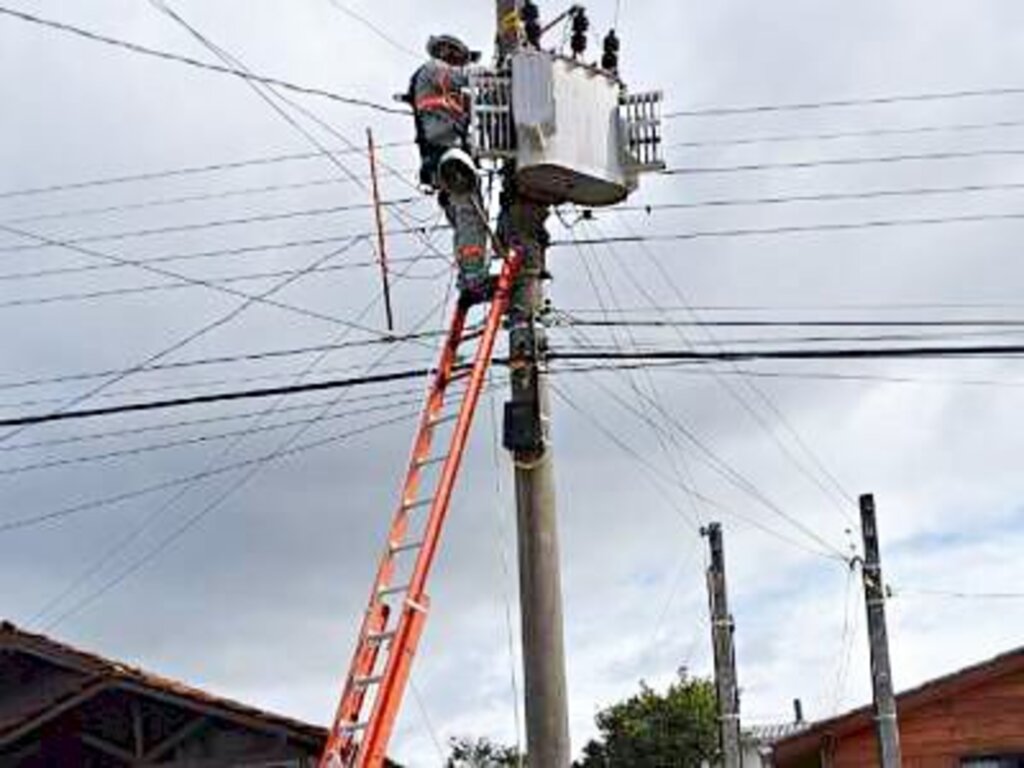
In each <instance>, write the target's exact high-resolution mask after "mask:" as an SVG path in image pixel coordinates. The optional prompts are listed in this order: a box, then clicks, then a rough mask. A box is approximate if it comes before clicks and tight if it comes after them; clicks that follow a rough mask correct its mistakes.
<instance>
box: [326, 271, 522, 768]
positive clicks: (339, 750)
mask: <svg viewBox="0 0 1024 768" xmlns="http://www.w3.org/2000/svg"><path fill="white" fill-rule="evenodd" d="M522 261H523V257H522V254H521V253H519V252H518V251H512V252H511V253H510V254H509V256H508V257H507V258H506V259H505V261H504V264H503V266H502V270H501V274H500V276H499V277H498V284H497V287H496V290H495V294H494V298H493V299H492V301H491V303H490V305H489V308H488V310H487V317H486V322H485V323H484V325H483V326H482V328H480V327H478V328H476V329H474V330H471V329H469V328H468V327H467V325H466V318H467V314H468V310H467V309H466V308H465V307H464V306H462V304H461V303H460V304H459V306H458V308H457V309H456V310H455V315H454V316H453V318H452V322H451V326H450V329H449V331H448V336H447V339H446V341H445V344H444V348H443V350H442V352H441V359H440V361H439V362H438V365H437V369H436V371H435V373H434V374H433V379H432V384H431V387H430V389H429V392H428V394H427V399H426V403H425V404H424V407H423V415H422V417H421V419H420V423H419V429H418V431H417V433H416V440H415V442H414V443H413V449H412V458H411V460H410V462H409V468H408V470H407V472H406V475H405V482H404V483H403V485H402V495H401V499H400V500H399V504H398V510H397V511H396V512H395V515H394V518H393V519H392V521H391V528H390V530H389V532H388V538H387V546H386V548H385V551H384V554H383V556H382V558H381V561H380V567H379V568H378V570H377V578H376V579H375V580H374V583H373V591H372V592H371V593H370V603H369V606H368V607H367V609H366V615H365V616H364V618H363V624H362V628H361V629H360V631H359V641H358V643H357V644H356V649H355V653H354V655H353V658H352V664H351V666H350V668H349V672H348V677H347V678H346V680H345V687H344V688H343V690H342V695H341V702H340V704H339V705H338V710H337V713H336V715H335V718H334V724H333V725H332V727H331V731H330V734H329V735H328V738H327V744H326V747H325V748H324V753H323V756H322V757H321V759H320V768H380V767H381V766H383V765H384V762H385V756H386V751H387V747H388V741H389V740H390V737H391V733H392V731H393V730H394V726H395V720H396V719H397V717H398V712H399V708H400V706H401V703H402V696H403V694H404V693H405V688H406V685H407V684H408V682H409V674H410V670H411V668H412V660H413V656H414V655H415V653H416V647H417V645H418V644H419V640H420V635H421V634H422V632H423V625H424V623H425V622H426V618H427V611H428V610H429V607H430V599H429V598H428V597H427V594H426V584H427V577H428V576H429V574H430V568H431V566H432V565H433V562H434V557H435V555H436V554H437V548H438V543H439V541H440V537H441V529H442V527H443V526H444V522H445V518H446V516H447V514H448V508H449V505H450V503H451V498H452V491H453V490H454V488H455V481H456V479H457V477H458V474H459V468H460V466H461V464H462V457H463V454H464V453H465V449H466V440H467V438H468V436H469V430H470V427H471V425H472V422H473V415H474V413H475V411H476V406H477V403H478V402H479V400H480V394H481V392H482V391H483V386H484V383H485V379H486V376H487V370H488V368H489V366H490V364H491V357H492V355H493V353H494V343H495V340H496V338H497V335H498V331H499V330H500V329H501V323H502V318H503V317H504V315H505V312H506V310H507V309H508V304H509V294H510V292H511V288H512V283H513V281H514V280H515V277H516V274H517V273H518V271H519V268H520V266H521V265H522ZM473 340H478V341H477V345H476V351H475V353H474V355H473V364H472V366H470V367H468V368H467V367H462V366H460V365H459V364H458V361H459V355H460V350H461V348H462V347H463V345H465V344H466V343H467V342H470V341H473ZM462 382H465V389H463V390H462V391H461V393H456V392H449V390H450V389H453V388H454V386H455V385H457V384H461V383H462ZM449 395H451V397H452V398H454V397H455V396H458V397H460V398H461V400H460V403H459V408H458V411H456V412H452V413H449V414H446V413H445V411H444V406H445V402H446V398H448V397H449ZM451 424H454V427H453V428H452V430H451V434H450V435H449V436H448V443H447V449H446V450H445V451H443V452H441V453H437V454H435V453H432V447H433V445H434V443H435V438H436V437H437V433H438V432H439V431H440V430H441V429H442V428H443V427H445V426H446V425H451ZM437 442H441V440H440V438H438V439H437ZM431 478H433V484H432V485H433V490H431V491H428V490H427V488H429V487H430V480H431Z"/></svg>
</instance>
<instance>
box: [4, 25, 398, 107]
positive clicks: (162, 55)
mask: <svg viewBox="0 0 1024 768" xmlns="http://www.w3.org/2000/svg"><path fill="white" fill-rule="evenodd" d="M0 15H4V16H8V17H11V18H15V19H20V20H21V21H26V22H29V23H32V24H37V25H40V26H44V27H47V28H49V29H54V30H58V31H61V32H66V33H68V34H72V35H76V36H78V37H81V38H84V39H87V40H91V41H93V42H97V43H103V44H105V45H109V46H114V47H116V48H121V49H123V50H127V51H131V52H132V53H138V54H142V55H144V56H151V57H155V58H158V59H163V60H165V61H174V62H177V63H179V64H187V65H188V66H190V67H195V68H197V69H202V70H206V71H208V72H215V73H217V74H222V75H231V76H232V77H237V78H240V79H242V80H247V81H249V82H253V83H260V84H262V85H269V86H274V87H276V88H283V89H284V90H287V91H291V92H293V93H298V94H302V95H305V96H318V97H321V98H325V99H329V100H331V101H333V102H336V103H339V104H346V105H348V106H353V107H364V108H366V109H372V110H374V111H377V112H382V113H384V114H390V115H403V116H405V115H408V114H409V111H408V110H407V109H399V108H396V107H390V106H386V105H384V104H379V103H377V102H374V101H369V100H368V99H361V98H356V97H353V96H343V95H341V94H339V93H335V92H333V91H327V90H324V89H322V88H309V87H306V86H302V85H298V84H296V83H292V82H289V81H287V80H281V79H279V78H275V77H267V76H265V75H257V74H253V73H251V72H246V71H244V70H241V69H237V68H235V67H228V66H224V65H221V64H215V63H212V62H208V61H201V60H199V59H195V58H192V57H191V56H183V55H181V54H177V53H170V52H168V51H161V50H157V49H155V48H150V47H148V46H145V45H140V44H138V43H133V42H129V41H127V40H119V39H117V38H113V37H109V36H107V35H103V34H99V33H97V32H92V31H90V30H87V29H83V28H82V27H77V26H74V25H71V24H66V23H64V22H60V21H54V20H53V19H46V18H43V17H40V16H35V15H33V14H30V13H25V12H24V11H17V10H15V9H13V8H7V7H4V6H0Z"/></svg>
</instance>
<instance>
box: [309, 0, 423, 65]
mask: <svg viewBox="0 0 1024 768" xmlns="http://www.w3.org/2000/svg"><path fill="white" fill-rule="evenodd" d="M327 2H329V3H330V4H331V5H332V6H334V8H335V9H336V10H338V11H340V12H341V13H343V14H345V15H346V16H348V17H349V18H351V19H355V20H356V21H357V22H359V23H360V24H362V25H363V26H364V27H366V28H367V29H368V30H370V31H371V32H373V34H375V35H376V36H377V37H379V38H380V39H381V40H383V41H384V42H385V43H387V44H388V45H390V46H391V47H392V48H394V49H395V50H396V51H400V52H402V53H404V54H406V55H407V56H410V57H412V58H414V59H417V60H419V59H422V58H423V57H422V55H421V54H419V53H417V52H416V51H414V50H412V49H411V48H409V46H407V45H404V44H403V43H400V42H399V41H398V40H396V39H395V38H394V37H392V36H391V35H389V34H388V33H387V32H386V31H385V30H384V29H382V28H381V27H380V26H379V25H377V24H375V23H374V22H372V21H370V20H369V19H368V18H366V17H365V16H363V15H362V14H360V13H357V12H356V11H354V10H352V9H351V8H349V7H348V6H347V5H345V4H344V3H341V2H339V0H327Z"/></svg>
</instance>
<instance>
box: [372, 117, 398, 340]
mask: <svg viewBox="0 0 1024 768" xmlns="http://www.w3.org/2000/svg"><path fill="white" fill-rule="evenodd" d="M366 141H367V154H368V156H369V158H370V180H371V184H372V189H373V213H374V219H375V221H376V222H377V258H378V260H379V262H380V278H381V283H382V285H383V288H384V317H385V319H386V320H387V322H388V332H389V333H394V332H395V315H394V312H393V311H392V309H391V280H390V279H389V276H388V252H387V241H386V240H385V239H384V238H385V236H384V211H383V207H384V206H383V203H382V202H381V199H380V182H379V181H378V179H377V145H376V144H375V143H374V141H373V129H371V128H367V129H366Z"/></svg>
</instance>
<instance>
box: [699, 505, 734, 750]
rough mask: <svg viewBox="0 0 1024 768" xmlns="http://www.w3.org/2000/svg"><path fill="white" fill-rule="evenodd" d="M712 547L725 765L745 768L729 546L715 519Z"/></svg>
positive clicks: (708, 533) (714, 643)
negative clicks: (727, 581)
mask: <svg viewBox="0 0 1024 768" xmlns="http://www.w3.org/2000/svg"><path fill="white" fill-rule="evenodd" d="M704 535H706V536H707V537H708V545H709V546H710V548H711V565H709V566H708V599H709V602H710V605H711V641H712V646H713V648H714V652H715V686H716V688H717V690H718V730H719V736H720V739H721V747H722V766H723V768H741V766H742V765H743V748H742V745H741V744H740V693H739V686H738V683H737V677H736V649H735V647H734V645H733V633H734V631H735V628H736V625H735V623H734V622H733V619H732V615H731V614H730V613H729V596H728V593H727V590H726V586H725V546H724V544H723V542H722V526H721V525H720V524H719V523H712V524H711V525H709V526H708V527H707V528H706V529H704Z"/></svg>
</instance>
